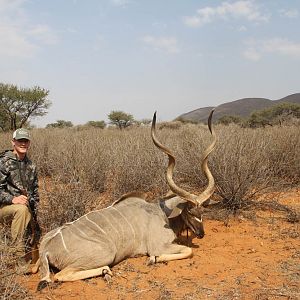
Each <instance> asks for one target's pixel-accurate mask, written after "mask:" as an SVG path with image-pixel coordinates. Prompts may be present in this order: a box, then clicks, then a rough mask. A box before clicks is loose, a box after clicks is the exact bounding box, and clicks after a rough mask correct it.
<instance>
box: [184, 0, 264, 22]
mask: <svg viewBox="0 0 300 300" xmlns="http://www.w3.org/2000/svg"><path fill="white" fill-rule="evenodd" d="M229 18H238V19H245V20H248V21H255V22H266V21H268V20H269V16H268V15H266V14H263V13H262V12H261V11H260V7H259V6H258V5H257V4H256V3H255V2H254V1H251V0H241V1H236V2H232V3H231V2H222V3H221V4H220V5H219V6H215V7H212V6H207V7H204V8H201V9H198V10H197V13H196V15H194V16H186V17H184V18H183V21H184V23H185V24H186V25H187V26H190V27H200V26H203V25H205V24H208V23H211V22H213V21H215V20H218V19H223V20H226V19H229Z"/></svg>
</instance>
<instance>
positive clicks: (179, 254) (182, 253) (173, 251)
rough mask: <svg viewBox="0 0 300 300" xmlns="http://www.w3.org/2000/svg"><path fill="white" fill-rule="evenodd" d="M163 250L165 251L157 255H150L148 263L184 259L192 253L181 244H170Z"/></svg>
mask: <svg viewBox="0 0 300 300" xmlns="http://www.w3.org/2000/svg"><path fill="white" fill-rule="evenodd" d="M164 252H165V253H162V254H161V255H158V256H155V255H150V257H149V260H148V265H151V264H155V263H158V262H164V261H170V260H177V259H184V258H188V257H191V256H192V255H193V251H192V249H191V248H189V247H186V246H183V245H171V246H169V247H168V248H166V249H165V251H164Z"/></svg>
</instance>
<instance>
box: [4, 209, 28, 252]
mask: <svg viewBox="0 0 300 300" xmlns="http://www.w3.org/2000/svg"><path fill="white" fill-rule="evenodd" d="M30 219H31V214H30V212H29V210H28V207H27V206H26V205H22V204H11V205H5V206H2V207H0V222H5V223H6V222H10V221H11V237H12V241H13V243H14V245H15V246H16V252H17V254H19V255H24V254H25V242H24V235H25V231H26V228H27V226H28V224H29V222H30Z"/></svg>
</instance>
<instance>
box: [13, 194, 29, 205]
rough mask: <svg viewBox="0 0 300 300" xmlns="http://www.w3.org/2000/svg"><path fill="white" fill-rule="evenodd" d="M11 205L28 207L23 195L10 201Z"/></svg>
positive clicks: (26, 199)
mask: <svg viewBox="0 0 300 300" xmlns="http://www.w3.org/2000/svg"><path fill="white" fill-rule="evenodd" d="M12 203H13V204H23V205H28V198H27V197H26V196H24V195H20V196H17V197H15V198H13V199H12Z"/></svg>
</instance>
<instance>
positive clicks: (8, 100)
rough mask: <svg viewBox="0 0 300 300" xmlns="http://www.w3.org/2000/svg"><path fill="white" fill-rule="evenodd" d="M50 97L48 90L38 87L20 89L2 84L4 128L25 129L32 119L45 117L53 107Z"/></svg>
mask: <svg viewBox="0 0 300 300" xmlns="http://www.w3.org/2000/svg"><path fill="white" fill-rule="evenodd" d="M48 95H49V91H48V90H45V89H42V88H40V87H38V86H35V87H33V88H19V87H17V86H16V85H13V84H4V83H0V108H1V109H0V114H1V116H3V117H4V119H5V120H6V121H5V124H4V125H5V126H4V128H8V129H10V130H15V129H17V128H21V127H23V126H24V125H25V124H26V123H27V122H28V121H29V119H31V118H34V117H39V116H44V115H45V114H46V113H47V109H48V108H49V107H50V105H51V102H50V100H48V99H47V97H48ZM2 121H3V120H2ZM2 126H3V124H2ZM1 128H3V127H1Z"/></svg>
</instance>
